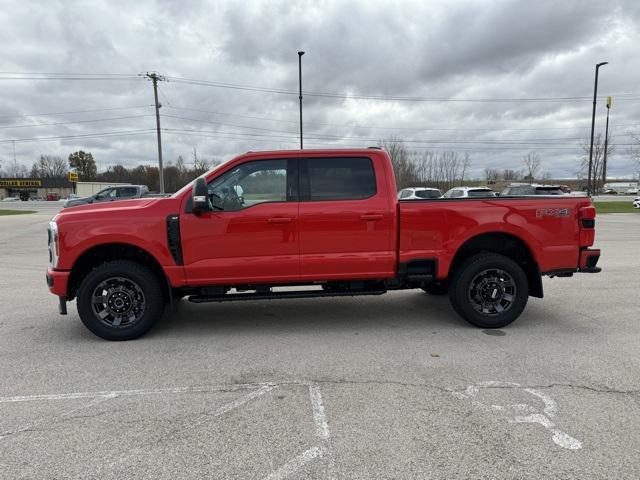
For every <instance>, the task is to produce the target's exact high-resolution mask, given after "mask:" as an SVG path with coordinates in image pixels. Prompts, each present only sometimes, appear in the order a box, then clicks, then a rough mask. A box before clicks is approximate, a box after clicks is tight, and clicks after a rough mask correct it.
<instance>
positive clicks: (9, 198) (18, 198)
mask: <svg viewBox="0 0 640 480" xmlns="http://www.w3.org/2000/svg"><path fill="white" fill-rule="evenodd" d="M2 201H3V202H19V201H20V197H7V198H3V199H2Z"/></svg>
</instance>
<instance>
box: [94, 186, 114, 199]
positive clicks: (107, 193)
mask: <svg viewBox="0 0 640 480" xmlns="http://www.w3.org/2000/svg"><path fill="white" fill-rule="evenodd" d="M115 197H116V189H115V188H106V189H104V190H101V191H100V192H98V193H97V194H96V200H106V199H108V198H115Z"/></svg>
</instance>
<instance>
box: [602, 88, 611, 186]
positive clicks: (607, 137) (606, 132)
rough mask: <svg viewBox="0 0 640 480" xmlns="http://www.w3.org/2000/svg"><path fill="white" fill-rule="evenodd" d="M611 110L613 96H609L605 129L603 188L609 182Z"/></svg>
mask: <svg viewBox="0 0 640 480" xmlns="http://www.w3.org/2000/svg"><path fill="white" fill-rule="evenodd" d="M609 110H611V97H610V96H609V97H607V126H606V127H605V129H604V158H603V161H602V188H604V184H605V183H607V147H608V144H609Z"/></svg>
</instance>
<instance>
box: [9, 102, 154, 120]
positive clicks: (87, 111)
mask: <svg viewBox="0 0 640 480" xmlns="http://www.w3.org/2000/svg"><path fill="white" fill-rule="evenodd" d="M149 107H153V105H136V106H131V107H114V108H94V109H90V110H71V111H66V112H47V113H29V114H23V115H0V118H26V117H47V116H50V115H70V114H74V113H94V112H111V111H114V110H136V109H139V108H149Z"/></svg>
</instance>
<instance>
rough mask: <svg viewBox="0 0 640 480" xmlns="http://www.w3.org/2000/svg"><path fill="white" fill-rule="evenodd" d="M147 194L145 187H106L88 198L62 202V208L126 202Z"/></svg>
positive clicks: (147, 190) (147, 189)
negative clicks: (117, 201)
mask: <svg viewBox="0 0 640 480" xmlns="http://www.w3.org/2000/svg"><path fill="white" fill-rule="evenodd" d="M148 193H149V188H148V187H147V186H146V185H122V186H117V187H108V188H105V189H103V190H100V191H99V192H98V193H96V194H95V195H92V196H90V197H81V198H71V196H69V200H67V201H66V202H64V207H63V208H68V207H76V206H78V205H86V204H88V203H99V202H113V201H114V200H127V199H130V198H140V197H142V196H144V195H146V194H148Z"/></svg>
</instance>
